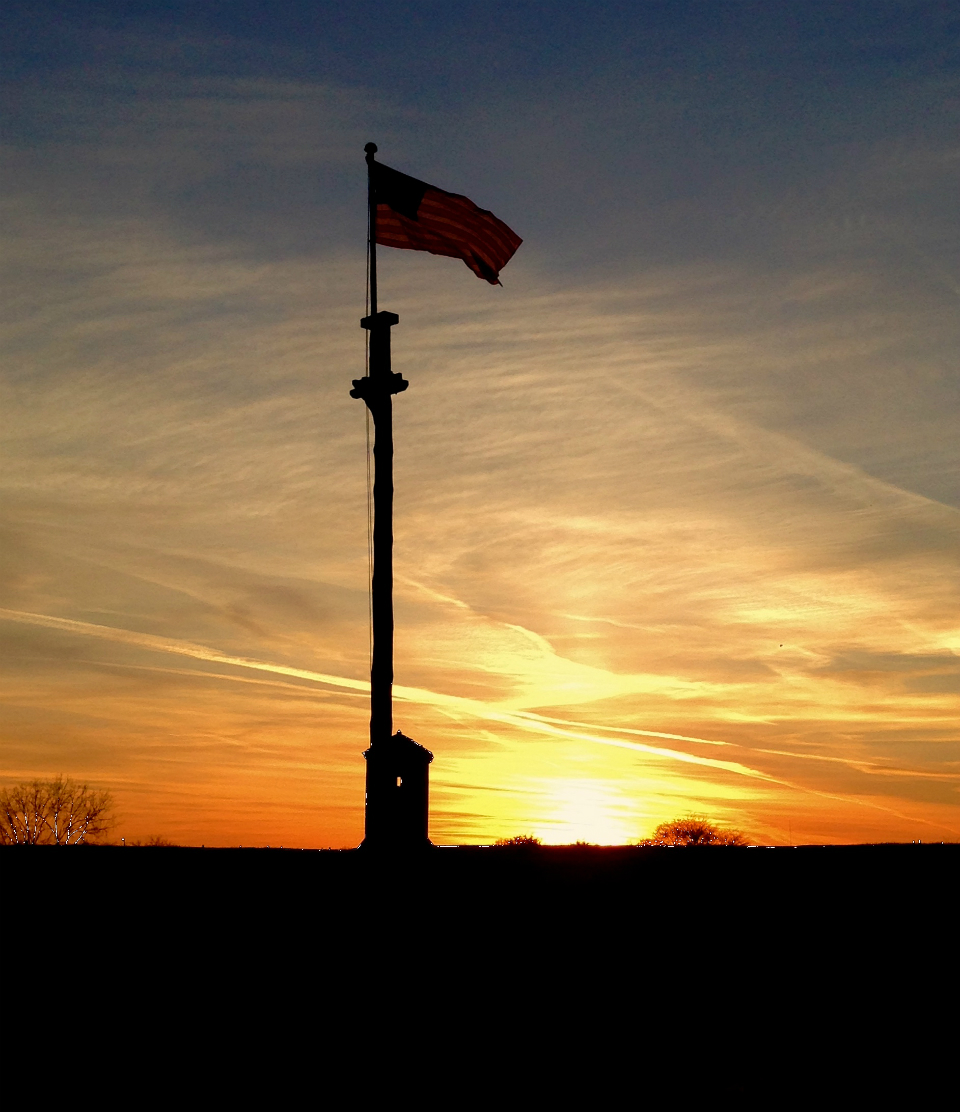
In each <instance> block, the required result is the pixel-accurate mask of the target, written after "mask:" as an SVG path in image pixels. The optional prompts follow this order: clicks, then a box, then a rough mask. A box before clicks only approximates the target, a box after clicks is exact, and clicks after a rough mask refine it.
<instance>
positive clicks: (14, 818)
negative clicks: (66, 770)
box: [0, 776, 113, 846]
mask: <svg viewBox="0 0 960 1112" xmlns="http://www.w3.org/2000/svg"><path fill="white" fill-rule="evenodd" d="M112 809H113V799H112V797H111V795H110V793H109V792H106V791H100V790H98V789H96V788H91V787H90V786H89V785H87V784H78V783H77V782H76V781H75V780H68V779H66V778H65V777H63V776H58V777H57V778H56V779H54V780H32V781H30V782H29V783H23V784H15V785H14V786H13V787H12V788H5V789H3V790H2V791H0V842H6V843H8V844H14V845H44V844H47V845H49V844H54V845H58V846H78V845H80V844H81V843H83V842H86V841H91V840H92V839H94V838H96V837H99V836H100V835H102V834H105V833H106V832H107V831H108V830H109V829H110V826H111V825H112V821H113V820H112V815H111V812H112Z"/></svg>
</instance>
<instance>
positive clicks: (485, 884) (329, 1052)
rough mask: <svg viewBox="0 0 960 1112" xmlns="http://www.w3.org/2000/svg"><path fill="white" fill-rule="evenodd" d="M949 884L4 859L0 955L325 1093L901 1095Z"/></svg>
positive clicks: (683, 867)
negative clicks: (278, 1065) (300, 1074)
mask: <svg viewBox="0 0 960 1112" xmlns="http://www.w3.org/2000/svg"><path fill="white" fill-rule="evenodd" d="M958 867H960V846H957V845H937V844H932V845H922V846H921V845H916V846H913V845H906V846H904V845H890V846H850V847H802V848H798V849H793V848H777V849H726V848H702V849H697V848H683V849H636V848H596V847H569V848H567V847H564V848H554V847H540V848H537V849H533V850H514V849H475V848H459V849H454V848H449V849H437V850H434V851H431V852H427V853H424V854H422V855H421V856H419V857H413V858H406V859H390V858H384V857H379V858H378V857H373V856H370V855H367V854H365V853H363V852H358V851H344V852H338V851H319V852H318V851H299V850H259V849H243V850H217V849H181V848H145V847H137V848H132V847H128V848H120V847H89V848H83V847H80V848H70V849H67V850H63V849H58V848H56V847H50V848H39V849H37V848H26V849H20V848H16V847H12V848H11V847H5V848H4V849H2V850H0V871H2V884H3V893H4V910H3V921H4V934H5V943H4V949H5V952H6V953H7V954H8V955H10V954H16V955H17V963H18V965H19V968H20V970H21V971H23V970H30V971H31V972H30V976H33V975H34V973H37V972H38V971H39V972H40V974H41V976H40V981H41V982H42V983H44V984H46V983H47V981H49V980H51V979H52V981H53V982H54V983H58V982H59V980H60V979H65V980H66V982H67V983H68V984H69V985H70V988H71V991H73V992H76V991H77V986H78V985H84V984H88V983H89V984H92V985H94V986H95V993H94V996H95V997H96V998H97V1000H98V1007H100V1008H102V1007H104V1004H103V995H104V993H105V994H106V995H107V997H109V1002H108V1004H107V1005H106V1010H107V1011H108V1012H109V1013H110V1015H111V1016H113V1017H119V1021H120V1023H121V1026H123V1025H124V1024H126V1023H129V1024H131V1025H132V1029H133V1030H135V1029H136V1028H137V1027H138V1025H143V1024H144V1023H147V1024H148V1025H149V1024H150V1023H152V1022H153V1019H152V1018H151V1017H153V1018H156V1017H157V1016H162V1017H163V1023H164V1024H165V1025H166V1026H167V1028H168V1030H169V1031H172V1032H173V1033H174V1034H175V1036H176V1038H177V1039H180V1040H181V1042H180V1043H179V1047H180V1049H179V1051H178V1054H180V1055H182V1054H187V1055H189V1054H193V1053H199V1051H197V1047H198V1046H203V1047H206V1048H207V1050H205V1051H203V1053H204V1054H215V1055H218V1056H220V1057H218V1061H219V1060H221V1059H222V1061H223V1062H224V1063H228V1064H229V1069H231V1070H240V1071H243V1070H247V1069H251V1068H254V1063H256V1062H258V1061H261V1060H262V1057H263V1054H264V1053H266V1051H265V1049H264V1048H265V1047H267V1046H268V1045H269V1046H271V1047H273V1050H272V1051H271V1054H272V1055H273V1056H274V1057H273V1058H271V1060H274V1058H275V1055H276V1054H277V1053H279V1054H281V1056H282V1055H287V1056H288V1057H289V1058H290V1063H291V1064H290V1068H291V1069H293V1070H299V1069H302V1068H306V1067H307V1066H309V1069H310V1070H315V1071H319V1072H320V1073H321V1074H323V1076H324V1077H325V1078H326V1080H322V1079H320V1080H318V1081H317V1084H318V1085H319V1086H320V1091H322V1092H324V1093H326V1094H327V1095H328V1096H329V1095H330V1094H331V1093H332V1092H333V1089H334V1088H335V1087H338V1086H346V1088H345V1089H343V1093H344V1094H346V1095H345V1096H344V1098H343V1099H344V1100H348V1098H349V1097H350V1093H351V1092H353V1093H354V1096H356V1092H359V1091H360V1090H361V1089H362V1090H363V1092H365V1093H366V1094H367V1096H369V1097H370V1098H371V1099H373V1096H375V1095H376V1094H377V1093H379V1094H380V1095H381V1096H384V1099H386V1098H387V1097H388V1096H389V1099H391V1100H392V1099H393V1097H392V1096H390V1094H391V1093H393V1092H394V1090H393V1088H391V1086H393V1085H394V1084H400V1082H401V1081H402V1082H403V1085H413V1089H412V1090H411V1099H416V1100H420V1099H421V1098H423V1099H426V1098H427V1097H428V1096H429V1097H430V1100H431V1101H433V1100H436V1101H437V1102H440V1103H444V1104H452V1105H454V1106H456V1107H462V1106H467V1107H473V1106H474V1104H476V1105H477V1106H480V1105H482V1104H489V1103H491V1102H492V1103H495V1104H498V1105H500V1104H504V1103H505V1104H507V1105H508V1106H512V1105H513V1104H516V1103H521V1104H523V1103H528V1104H529V1103H532V1104H533V1105H534V1106H535V1107H539V1106H540V1105H541V1104H543V1103H545V1102H550V1101H554V1100H559V1101H561V1102H562V1103H578V1102H586V1103H588V1104H590V1106H591V1107H596V1106H601V1107H606V1106H607V1105H608V1104H619V1103H624V1102H626V1103H628V1104H630V1105H631V1106H636V1105H637V1104H638V1103H639V1104H640V1105H642V1104H643V1103H644V1100H643V1099H640V1096H641V1095H645V1097H652V1096H654V1095H657V1094H659V1095H660V1096H666V1097H669V1098H670V1099H671V1100H672V1101H676V1100H677V1099H680V1098H682V1097H683V1096H684V1095H687V1096H692V1095H696V1096H703V1095H704V1094H706V1095H710V1094H719V1095H722V1094H734V1095H735V1094H751V1095H755V1096H757V1097H763V1099H764V1100H765V1101H767V1102H768V1103H769V1105H770V1106H772V1107H782V1106H785V1105H789V1104H790V1099H789V1098H790V1097H791V1094H793V1095H798V1096H799V1095H802V1096H803V1099H804V1100H806V1101H809V1100H811V1099H814V1098H816V1099H818V1100H819V1099H821V1098H822V1099H823V1100H826V1099H827V1098H828V1097H829V1098H830V1100H833V1099H836V1098H838V1097H844V1098H850V1099H854V1098H855V1097H856V1098H861V1097H863V1096H864V1095H866V1094H870V1093H875V1094H878V1095H883V1096H885V1097H896V1096H897V1095H898V1094H899V1095H900V1096H902V1097H903V1098H904V1099H908V1098H909V1099H911V1100H916V1099H917V1098H918V1095H922V1094H923V1092H924V1091H925V1090H924V1086H925V1085H927V1084H928V1083H930V1082H931V1079H933V1078H935V1077H936V1076H938V1070H939V1065H940V1064H941V1060H942V1061H947V1060H949V1057H950V1056H951V1055H952V1051H951V1052H948V1050H947V1045H948V1044H947V1043H946V1042H944V1040H948V1039H949V1038H950V1037H951V1036H950V1034H949V1032H950V1027H949V1026H944V1025H943V1024H940V1023H938V1022H936V1021H935V1020H934V1018H933V1016H934V1011H933V1007H934V1004H935V1003H936V997H938V995H942V996H943V998H944V999H943V1003H944V1005H945V1006H947V1007H952V1004H950V1000H951V999H952V998H953V996H952V994H953V992H954V991H955V988H954V986H953V985H952V984H951V977H953V975H954V968H955V956H954V954H955V948H956V938H955V922H956V919H955V910H954V906H953V905H954V903H955V896H956V889H957V879H958ZM6 964H7V969H8V977H7V983H6V984H5V990H6V1000H7V1001H8V1002H9V1001H10V1000H11V999H19V998H18V997H17V996H16V993H12V992H11V989H10V984H9V971H10V969H9V963H6ZM32 990H33V992H34V995H36V993H37V991H38V990H37V983H36V981H34V984H33V986H32ZM44 991H45V990H44ZM40 994H41V995H42V992H41V993H40ZM28 996H29V993H28ZM81 999H85V997H83V996H82V994H81ZM920 1034H922V1045H923V1047H924V1051H923V1052H924V1054H925V1055H926V1056H927V1057H926V1059H925V1060H924V1063H923V1064H920V1065H918V1066H917V1067H916V1068H915V1069H914V1068H913V1067H912V1066H911V1068H910V1069H909V1070H908V1071H907V1073H908V1074H909V1077H908V1079H907V1080H904V1076H905V1075H904V1069H903V1067H904V1062H905V1061H906V1059H905V1057H904V1056H905V1054H907V1053H908V1050H907V1048H908V1047H909V1046H911V1045H912V1042H911V1040H912V1039H914V1038H916V1037H917V1036H918V1035H920ZM198 1040H199V1041H198ZM278 1040H279V1043H278ZM137 1042H138V1040H137V1039H136V1038H134V1043H137ZM278 1045H279V1049H277V1047H278ZM213 1048H216V1050H214V1049H213ZM910 1053H911V1054H912V1051H911V1052H910ZM258 1056H259V1057H258ZM371 1056H372V1058H373V1059H375V1061H373V1062H372V1064H371V1061H372V1059H371ZM204 1060H205V1061H206V1059H204ZM910 1061H913V1058H910ZM311 1063H312V1064H311ZM223 1068H225V1069H226V1068H228V1066H227V1065H224V1067H223ZM391 1071H393V1072H392V1073H391ZM411 1071H412V1072H411ZM351 1079H352V1080H351ZM403 1079H406V1080H403ZM411 1079H412V1080H411ZM908 1082H909V1087H908V1088H907V1089H902V1088H898V1086H902V1085H904V1084H907V1083H908ZM354 1084H355V1086H357V1087H359V1088H358V1089H356V1091H354V1090H351V1088H350V1086H351V1085H354ZM625 1085H626V1086H629V1085H634V1086H635V1089H634V1090H633V1091H626V1092H625V1090H624V1086H625ZM424 1087H426V1088H424ZM337 1092H340V1090H339V1089H337ZM551 1094H552V1095H551ZM274 1095H276V1094H274ZM508 1097H509V1099H508ZM338 1103H339V1102H338Z"/></svg>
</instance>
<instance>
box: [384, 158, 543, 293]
mask: <svg viewBox="0 0 960 1112" xmlns="http://www.w3.org/2000/svg"><path fill="white" fill-rule="evenodd" d="M372 171H373V189H374V197H375V199H376V204H377V209H376V212H377V217H376V220H377V236H376V239H377V243H379V244H381V245H382V246H384V247H401V248H406V249H407V250H409V251H429V252H430V254H431V255H446V256H447V257H449V258H452V259H463V261H464V262H465V263H466V264H467V266H468V267H470V269H471V270H472V271H473V273H474V274H476V276H477V277H478V278H485V279H486V280H487V281H488V282H489V283H490V284H491V285H494V286H496V285H499V284H500V271H501V270H502V269H503V267H505V266H506V265H507V263H508V262H509V261H510V259H511V258H512V257H513V253H514V251H516V249H517V248H518V247H519V246H520V244H521V243H522V242H523V240H522V239H521V238H520V237H519V236H518V235H517V234H516V232H514V231H512V230H511V229H510V228H508V227H507V225H506V224H504V222H503V221H502V220H498V219H497V218H496V217H495V216H494V215H493V213H492V212H488V211H487V209H482V208H478V207H477V206H476V205H475V204H474V203H473V201H471V200H470V199H469V198H467V197H462V196H461V195H460V194H459V193H447V191H446V190H445V189H437V188H436V186H433V185H427V183H426V182H424V181H418V180H417V179H416V178H411V177H408V176H407V175H406V174H401V173H400V171H399V170H393V169H391V168H390V167H389V166H384V165H383V163H382V162H374V163H373V165H372Z"/></svg>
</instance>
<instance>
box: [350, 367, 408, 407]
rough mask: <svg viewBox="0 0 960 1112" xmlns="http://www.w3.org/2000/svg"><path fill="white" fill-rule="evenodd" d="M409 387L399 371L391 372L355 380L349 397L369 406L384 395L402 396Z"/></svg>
mask: <svg viewBox="0 0 960 1112" xmlns="http://www.w3.org/2000/svg"><path fill="white" fill-rule="evenodd" d="M409 385H410V383H409V382H407V380H406V379H405V378H404V377H403V375H402V374H400V372H399V371H391V372H390V373H389V374H387V375H384V376H379V375H378V376H377V377H373V376H370V377H368V378H355V379H354V380H353V389H352V390H351V391H350V397H351V398H363V400H364V401H365V402H366V403H367V405H370V403H371V402H375V401H376V400H377V399H378V398H382V397H383V396H384V394H402V393H403V391H404V390H406V388H407V387H408V386H409Z"/></svg>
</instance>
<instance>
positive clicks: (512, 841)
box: [493, 834, 540, 849]
mask: <svg viewBox="0 0 960 1112" xmlns="http://www.w3.org/2000/svg"><path fill="white" fill-rule="evenodd" d="M493 844H494V845H495V846H501V847H507V846H511V847H513V848H514V849H531V848H532V847H534V846H538V845H540V839H539V838H535V837H534V836H533V835H532V834H517V835H516V836H515V837H513V838H498V839H497V840H496V841H495V842H494V843H493Z"/></svg>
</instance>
